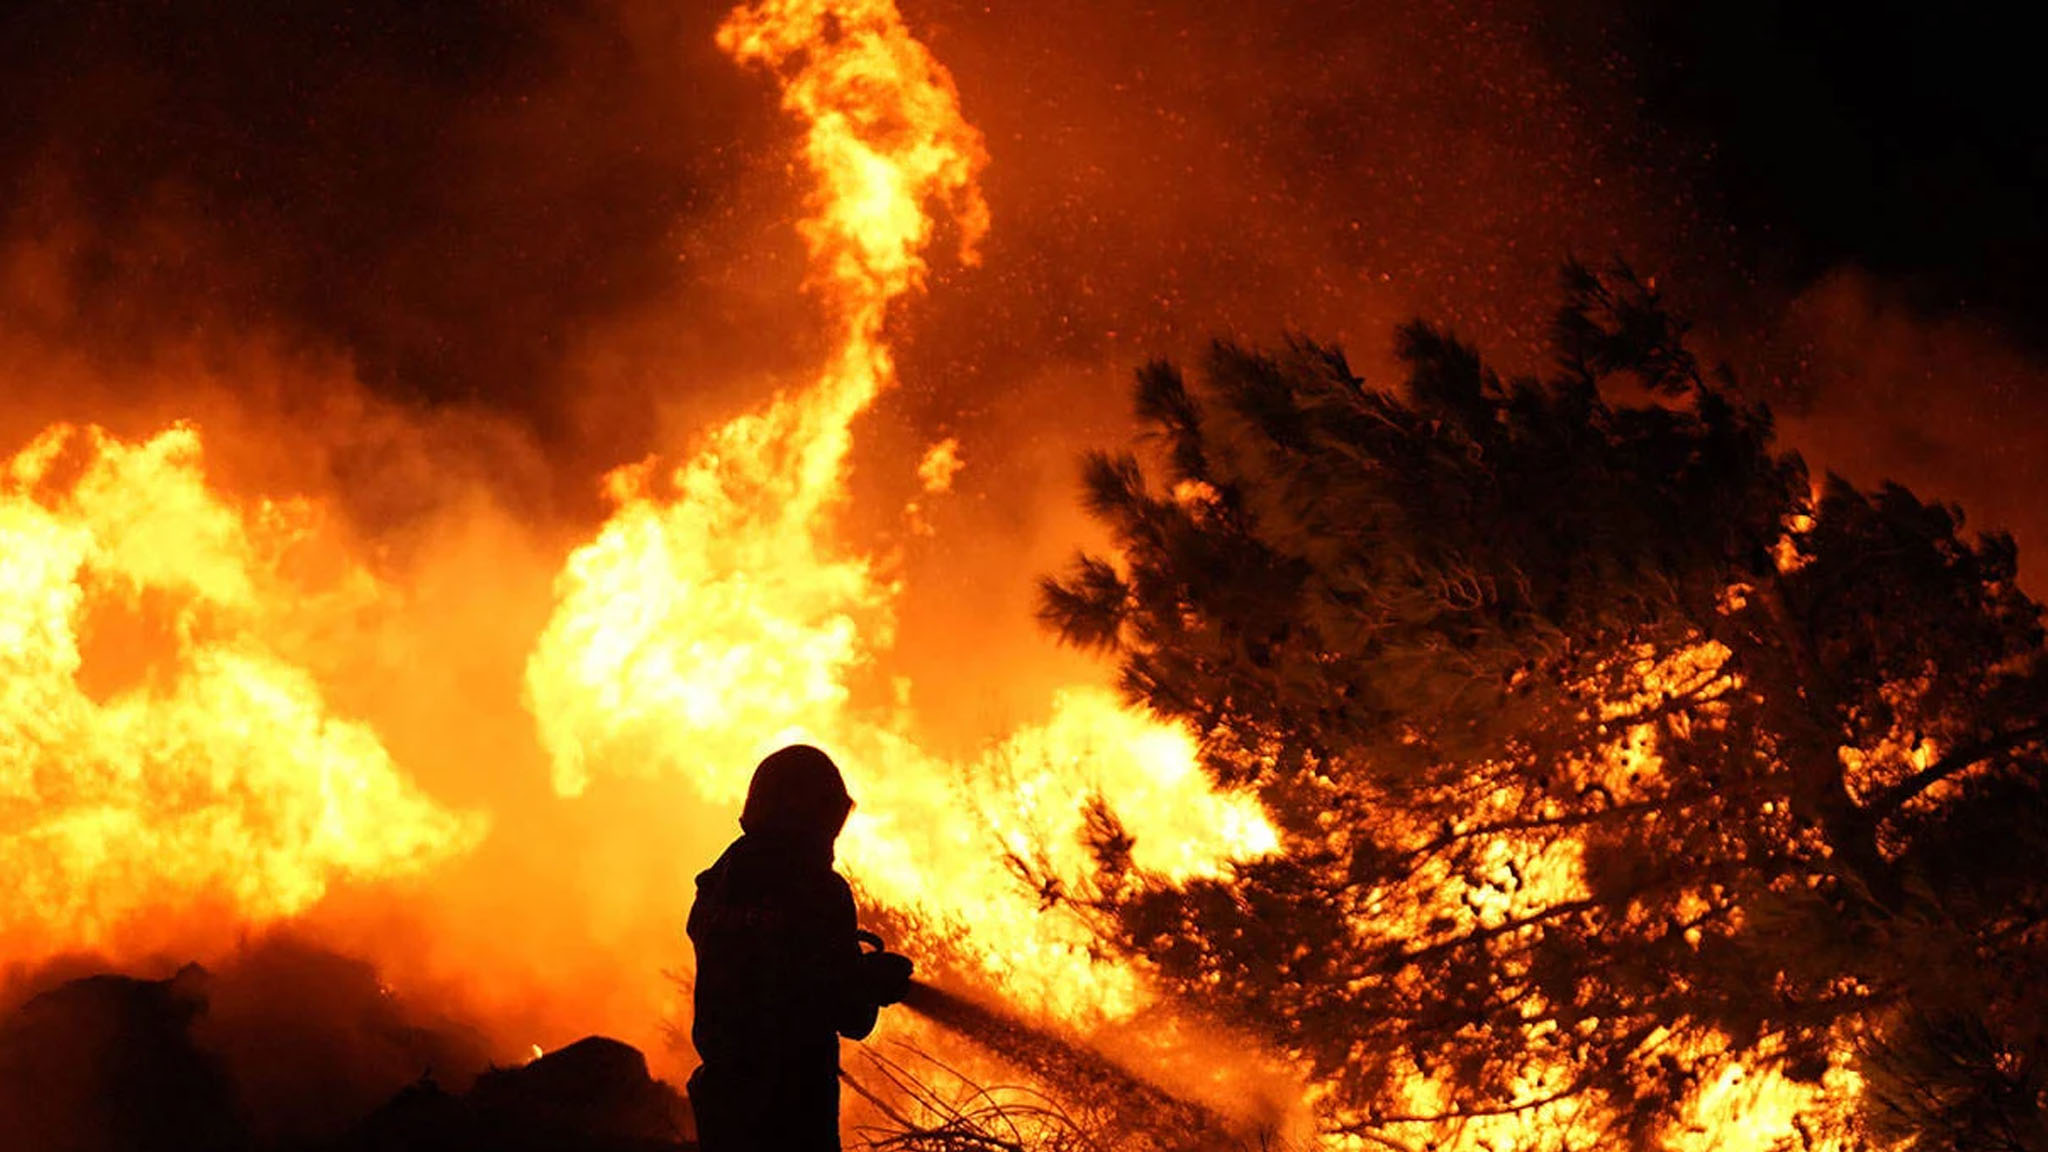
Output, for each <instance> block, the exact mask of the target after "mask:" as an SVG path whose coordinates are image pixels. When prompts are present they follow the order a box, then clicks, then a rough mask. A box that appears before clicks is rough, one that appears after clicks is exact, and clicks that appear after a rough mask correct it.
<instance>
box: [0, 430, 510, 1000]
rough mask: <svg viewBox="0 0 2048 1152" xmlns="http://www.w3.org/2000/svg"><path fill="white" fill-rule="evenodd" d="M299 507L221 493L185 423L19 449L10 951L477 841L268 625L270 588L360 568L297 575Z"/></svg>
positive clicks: (243, 903) (3, 856)
mask: <svg viewBox="0 0 2048 1152" xmlns="http://www.w3.org/2000/svg"><path fill="white" fill-rule="evenodd" d="M310 517H311V510H310V509H308V508H306V507H304V506H298V505H283V504H267V503H266V504H262V505H259V506H257V507H256V508H253V509H247V510H244V509H239V508H236V507H232V506H230V505H228V504H227V503H225V502H223V501H222V500H221V499H220V498H219V497H218V496H216V495H215V494H214V493H213V492H211V491H210V490H209V489H208V488H207V487H206V483H205V478H204V476H203V475H202V473H201V469H200V453H199V438H198V434H197V433H196V432H195V431H194V430H193V429H192V428H190V427H188V426H178V427H174V428H172V429H170V430H168V431H166V432H163V433H161V434H159V435H157V436H156V437H154V438H152V439H150V440H148V441H146V442H143V443H138V444H128V443H123V442H121V441H118V440H115V439H113V438H112V437H110V436H108V435H107V434H106V433H104V432H102V431H100V430H99V429H97V428H74V427H71V426H67V425H57V426H55V427H52V428H50V429H48V430H47V431H45V432H44V433H43V434H42V435H41V436H39V437H37V439H36V440H35V441H34V442H33V443H31V444H30V445H29V446H28V447H27V448H25V449H23V450H22V451H21V452H20V453H19V454H17V455H16V456H15V457H14V458H13V459H12V460H10V461H8V463H7V467H6V472H5V475H4V478H0V871H4V872H5V873H6V874H7V876H8V877H9V879H10V882H9V884H8V885H7V889H6V892H5V894H4V895H0V958H6V959H11V960H32V959H35V958H38V957H41V956H47V955H50V954H53V953H56V952H60V951H65V950H69V949H78V948H96V947H105V946H108V945H110V944H112V943H114V942H116V941H117V940H126V939H129V938H131V937H133V936H134V934H136V933H138V932H142V933H148V932H150V931H153V930H161V929H162V926H163V925H165V924H168V923H172V922H174V921H176V920H178V919H179V918H177V917H174V916H166V915H164V914H165V913H169V912H174V911H176V910H179V909H186V910H190V909H193V908H195V907H206V908H215V909H225V910H226V911H227V912H229V913H231V919H232V921H233V922H231V923H222V924H220V925H219V926H218V927H217V929H216V930H215V931H216V933H218V934H226V933H230V932H233V931H238V930H239V929H240V928H241V927H242V926H244V925H249V924H261V923H265V922H268V921H273V920H277V919H280V918H283V917H286V916H290V915H292V914H294V913H297V912H300V911H302V910H304V909H306V908H307V907H309V906H310V905H312V904H313V903H314V902H315V901H317V900H318V899H320V897H321V896H322V895H323V894H324V893H325V892H326V890H327V887H328V885H329V883H330V882H331V881H333V880H334V879H336V878H341V877H365V878H367V877H376V876H389V875H396V874H403V873H409V872H416V871H419V870H421V869H423V868H425V867H427V866H428V865H430V864H433V863H435V862H437V861H439V860H441V859H443V858H446V857H448V856H450V855H452V854H454V853H458V852H461V851H463V850H465V849H467V848H468V847H470V846H471V845H473V844H474V843H475V842H476V841H477V840H478V839H479V838H480V836H481V835H482V831H483V823H482V820H481V819H480V818H478V817H475V816H458V815H454V814H450V813H448V812H445V811H443V810H441V809H440V808H438V807H436V806H435V805H434V804H433V803H432V802H430V801H429V800H427V799H426V798H425V797H423V796H421V795H420V794H419V793H418V792H417V791H415V790H414V789H413V788H412V786H411V785H410V783H409V782H408V781H407V779H406V778H405V777H404V776H403V775H402V774H400V772H399V771H398V769H397V766H396V765H394V764H393V762H392V760H391V757H390V755H389V754H388V753H387V752H386V751H385V750H384V747H383V745H382V743H381V742H380V741H379V739H378V736H377V734H376V733H375V732H373V731H372V730H371V729H370V728H369V727H368V726H366V725H364V724H362V723H359V722H356V721H353V720H350V719H347V718H345V717H341V716H337V715H335V714H334V713H333V711H332V710H331V709H330V707H329V706H328V704H327V703H326V701H325V700H324V699H323V697H322V693H321V689H320V687H319V686H318V685H317V684H316V682H315V681H314V679H313V677H312V676H311V675H310V674H309V673H308V672H307V671H306V670H305V669H303V668H301V667H298V666H296V665H294V664H292V663H290V662H289V661H287V660H286V659H284V658H283V657H282V656H281V655H280V654H279V653H278V652H277V651H276V649H275V647H274V646H273V644H272V643H270V642H269V641H268V640H267V639H266V637H267V636H270V635H272V634H273V633H274V631H275V628H274V627H273V626H279V627H282V625H281V624H280V622H279V621H278V620H277V619H276V618H275V616H274V614H275V613H277V612H278V611H279V609H280V608H281V607H282V606H286V605H293V604H295V603H297V602H298V599H299V597H301V596H304V595H307V594H309V593H310V594H312V595H322V594H324V595H327V596H340V597H347V596H351V595H356V594H360V593H361V592H362V591H363V589H362V588H361V584H362V582H363V581H366V580H367V579H368V578H367V577H366V576H364V575H362V574H361V573H359V572H356V573H349V574H346V575H345V577H344V578H343V579H342V580H340V581H338V582H336V583H335V584H334V585H333V586H331V587H328V588H326V589H324V590H322V589H308V588H304V587H298V588H294V587H293V586H292V581H290V580H289V579H288V578H287V576H286V570H287V569H288V568H289V566H290V564H291V562H292V553H293V548H294V545H295V544H296V543H298V542H299V539H300V538H301V536H302V535H303V534H304V533H305V532H307V531H309V530H310V528H311V522H310ZM352 585H353V587H352ZM124 625H125V626H124ZM100 632H110V633H111V634H112V635H111V638H110V639H108V640H104V641H100V642H99V643H97V644H96V643H95V641H96V640H98V639H99V637H98V636H97V633H100ZM116 644H119V645H120V646H121V647H120V650H118V651H116V650H114V645H116ZM89 649H90V650H91V651H90V655H91V656H93V657H94V658H95V659H94V660H88V654H89V653H88V650H89ZM98 660H104V661H107V662H111V663H115V664H116V665H118V664H120V663H121V662H125V663H126V664H127V665H128V666H127V667H125V668H122V667H118V666H117V667H116V668H115V671H114V672H113V673H109V672H107V671H105V670H103V669H101V668H100V667H98V666H97V663H96V661H98ZM110 676H112V677H113V679H114V682H113V683H111V684H108V683H105V681H107V680H108V679H109V677H110ZM96 680H97V681H99V682H100V683H95V681H96ZM145 915H150V916H151V920H152V924H150V925H145V924H143V923H141V920H142V918H143V917H144V916H145ZM185 919H187V920H190V921H195V922H196V921H199V920H203V919H204V918H200V917H187V918H185Z"/></svg>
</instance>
